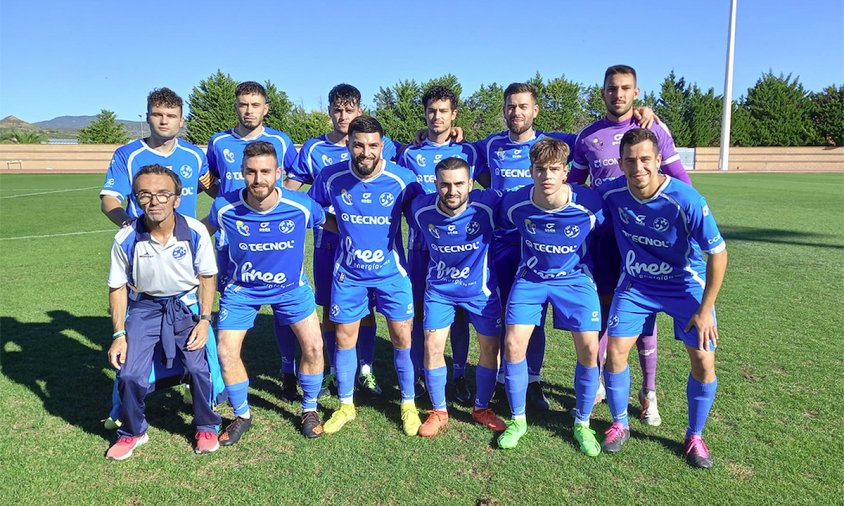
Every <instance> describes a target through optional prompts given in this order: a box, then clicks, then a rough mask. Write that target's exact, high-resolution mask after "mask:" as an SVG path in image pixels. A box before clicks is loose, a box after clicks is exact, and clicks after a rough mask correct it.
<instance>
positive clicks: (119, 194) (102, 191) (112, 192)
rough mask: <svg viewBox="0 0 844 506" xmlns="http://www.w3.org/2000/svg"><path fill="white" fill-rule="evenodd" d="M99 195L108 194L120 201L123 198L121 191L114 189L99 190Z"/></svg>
mask: <svg viewBox="0 0 844 506" xmlns="http://www.w3.org/2000/svg"><path fill="white" fill-rule="evenodd" d="M100 195H110V196H112V197H117V198H118V199H120V200H121V201H122V200H123V199H124V198H125V197H124V195H123V194H122V193H120V192H116V191H114V190H100Z"/></svg>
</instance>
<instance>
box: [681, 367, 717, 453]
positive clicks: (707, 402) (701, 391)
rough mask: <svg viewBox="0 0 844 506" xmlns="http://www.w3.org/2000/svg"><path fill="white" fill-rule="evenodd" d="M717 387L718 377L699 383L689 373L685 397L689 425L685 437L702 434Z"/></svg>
mask: <svg viewBox="0 0 844 506" xmlns="http://www.w3.org/2000/svg"><path fill="white" fill-rule="evenodd" d="M717 389H718V377H717V376H716V377H715V381H713V382H712V383H701V382H699V381H698V380H696V379H694V378H693V377H692V375H691V374H689V382H688V383H686V399H687V400H688V403H689V427H688V428H687V429H686V437H687V438H688V437H689V436H691V435H692V434H695V435H697V436H700V435H701V434H703V427H704V425H706V419H707V418H708V417H709V410H710V409H711V408H712V403H713V402H714V401H715V391H716V390H717Z"/></svg>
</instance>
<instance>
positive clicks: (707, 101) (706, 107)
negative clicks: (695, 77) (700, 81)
mask: <svg viewBox="0 0 844 506" xmlns="http://www.w3.org/2000/svg"><path fill="white" fill-rule="evenodd" d="M721 103H722V100H721V97H720V96H717V95H715V90H714V89H713V88H709V90H708V91H707V92H706V93H703V92H702V91H701V89H700V88H699V87H698V85H697V84H692V85H691V86H690V87H689V88H688V89H687V90H686V99H685V108H684V109H685V111H684V115H685V119H686V124H687V125H688V127H689V144H688V145H689V146H692V147H699V146H717V145H718V143H719V137H720V135H721ZM669 128H670V127H669ZM675 139H676V138H675ZM675 144H676V141H675Z"/></svg>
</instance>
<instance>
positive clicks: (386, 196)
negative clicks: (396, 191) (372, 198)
mask: <svg viewBox="0 0 844 506" xmlns="http://www.w3.org/2000/svg"><path fill="white" fill-rule="evenodd" d="M395 201H396V198H395V197H394V196H393V194H392V193H390V192H384V193H382V194H381V196H380V197H378V202H380V203H381V205H382V206H384V207H390V206H391V205H393V202H395Z"/></svg>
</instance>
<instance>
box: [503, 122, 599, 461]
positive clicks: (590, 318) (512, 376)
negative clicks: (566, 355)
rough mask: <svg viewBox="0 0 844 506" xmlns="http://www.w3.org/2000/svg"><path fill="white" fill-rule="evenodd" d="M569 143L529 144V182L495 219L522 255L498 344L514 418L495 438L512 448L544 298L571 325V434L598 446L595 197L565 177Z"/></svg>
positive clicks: (522, 423) (593, 449) (586, 448)
mask: <svg viewBox="0 0 844 506" xmlns="http://www.w3.org/2000/svg"><path fill="white" fill-rule="evenodd" d="M568 155H569V147H568V145H567V144H566V143H564V142H562V141H560V140H557V139H552V138H549V137H546V138H544V139H540V140H539V141H537V142H536V143H534V144H533V146H532V147H531V149H530V163H531V165H530V174H531V178H532V179H533V181H534V184H532V185H529V186H524V187H521V188H519V189H518V190H515V191H511V192H508V193H506V194H505V195H504V198H503V199H502V203H501V206H500V216H499V219H500V220H501V222H502V225H503V226H505V227H509V228H511V229H512V228H515V229H516V230H518V232H519V235H520V236H521V239H522V243H521V252H522V254H521V260H520V262H519V268H518V271H517V274H516V280H515V282H514V283H513V287H512V289H511V290H510V298H509V299H508V300H507V316H506V323H507V329H506V336H505V346H504V363H505V375H506V377H505V388H506V392H507V399H508V401H509V403H510V409H511V410H512V413H513V418H512V419H511V420H509V421H508V422H507V430H505V431H504V433H503V434H501V436H499V438H498V446H499V447H500V448H514V447H515V446H516V445H517V444H518V442H519V439H521V437H522V436H524V434H525V432H526V431H527V421H526V419H525V400H526V399H525V397H526V394H527V387H528V364H527V361H526V360H525V353H526V351H527V346H528V340H530V338H531V333H532V332H533V331H534V329H535V327H536V326H537V325H540V324H541V322H542V313H543V312H544V309H545V307H546V304H548V303H549V302H550V304H551V305H552V307H553V308H554V312H555V317H556V318H559V320H558V322H557V324H558V325H559V326H561V327H563V328H565V329H567V330H570V331H571V334H572V338H573V339H574V347H575V352H576V354H577V364H576V365H575V370H574V392H575V409H574V437H575V439H576V440H577V442H578V443H579V445H580V450H581V452H583V453H584V454H586V455H589V456H596V455H598V454H599V453H600V452H601V447H600V445H599V444H598V441H597V440H596V439H595V431H593V430H592V429H590V428H589V417H590V415H591V413H592V406H593V402H594V400H595V394H596V393H597V391H598V383H599V373H598V331H599V330H600V329H601V310H600V303H599V302H598V291H597V289H596V288H595V283H594V282H593V281H592V276H591V272H590V266H589V265H588V256H587V253H588V245H589V236H590V234H591V232H592V231H593V230H595V228H596V227H597V226H598V225H600V224H601V223H602V222H603V219H604V218H603V210H602V203H601V198H600V196H599V195H598V194H597V192H595V191H594V190H590V189H589V188H585V187H582V186H578V185H569V184H567V183H566V176H567V175H568V166H567V164H566V163H567V162H566V159H567V158H568Z"/></svg>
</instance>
